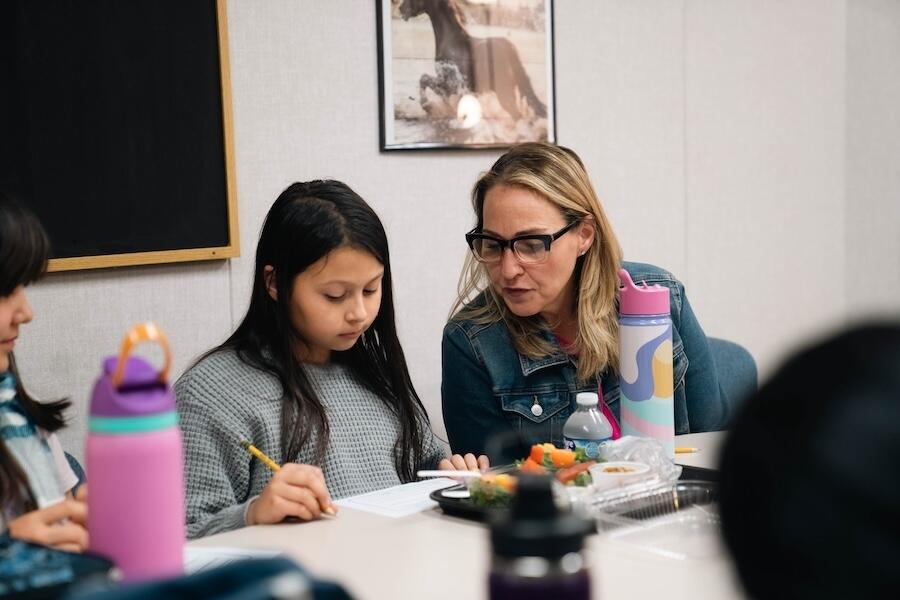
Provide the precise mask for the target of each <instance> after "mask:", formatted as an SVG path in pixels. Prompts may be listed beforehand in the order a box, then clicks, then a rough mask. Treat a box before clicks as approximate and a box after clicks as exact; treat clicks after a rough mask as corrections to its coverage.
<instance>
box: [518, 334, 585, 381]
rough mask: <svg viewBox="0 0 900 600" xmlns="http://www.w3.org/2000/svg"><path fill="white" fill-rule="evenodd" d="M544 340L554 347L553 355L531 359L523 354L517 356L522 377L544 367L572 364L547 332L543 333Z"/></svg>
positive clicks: (570, 358) (569, 358)
mask: <svg viewBox="0 0 900 600" xmlns="http://www.w3.org/2000/svg"><path fill="white" fill-rule="evenodd" d="M543 336H544V339H545V340H547V341H548V342H550V343H551V344H552V345H553V347H554V349H555V350H554V352H553V354H549V355H547V356H541V357H540V358H532V357H530V356H525V355H524V354H521V353H518V354H519V366H521V367H522V375H525V376H526V377H527V376H528V375H531V374H532V373H534V372H535V371H539V370H540V369H543V368H546V367H553V366H556V365H564V364H566V363H567V362H570V361H571V362H573V363H574V361H573V359H572V357H571V356H570V355H569V354H566V353H565V352H563V350H562V348H560V347H559V342H558V341H557V340H556V338H555V337H554V336H553V334H552V333H550V332H549V331H545V332H544V334H543Z"/></svg>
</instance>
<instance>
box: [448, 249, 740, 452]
mask: <svg viewBox="0 0 900 600" xmlns="http://www.w3.org/2000/svg"><path fill="white" fill-rule="evenodd" d="M622 266H623V267H624V268H625V269H626V270H627V271H628V272H629V274H631V278H632V279H633V280H634V282H635V283H647V284H649V285H653V284H657V283H658V284H660V285H664V286H666V287H667V288H669V290H670V303H671V316H672V346H673V359H674V364H673V367H674V374H675V432H676V433H695V432H698V431H711V430H717V429H721V428H722V427H724V425H725V422H726V418H727V409H726V400H725V398H724V394H723V393H722V391H721V389H720V386H719V381H718V377H717V375H716V370H715V365H714V363H713V357H712V355H711V353H710V349H709V342H708V341H707V339H706V335H705V334H704V333H703V329H701V327H700V324H699V323H698V322H697V318H696V317H695V316H694V312H693V311H692V310H691V306H690V304H689V303H688V299H687V296H686V295H685V292H684V286H683V285H682V284H681V282H679V281H678V280H677V279H675V277H674V276H672V274H671V273H668V272H666V271H664V270H662V269H660V268H658V267H654V266H652V265H646V264H640V263H628V262H625V263H623V264H622ZM483 301H484V300H483V297H482V296H479V297H478V298H476V299H475V300H474V301H473V302H483ZM546 337H547V340H548V341H550V343H551V344H552V345H553V346H554V347H555V348H556V350H555V351H554V352H553V353H552V354H550V355H549V356H544V357H541V358H530V357H527V356H523V355H521V354H519V353H518V352H517V351H516V349H515V347H514V346H513V344H512V341H511V339H510V337H509V331H508V329H507V327H506V324H505V323H504V322H503V321H502V320H498V321H496V322H494V323H490V324H486V325H483V324H482V325H480V324H476V323H474V322H472V321H468V320H463V319H458V318H457V317H454V318H452V319H451V320H450V322H449V323H447V325H446V326H445V327H444V337H443V342H442V371H443V372H442V380H441V400H442V407H443V415H444V424H445V426H446V428H447V435H448V437H449V441H450V446H451V448H452V449H453V452H455V453H459V452H473V453H475V454H481V453H485V449H486V446H487V441H488V439H489V438H490V436H492V435H495V434H498V433H504V432H513V433H517V434H519V438H520V439H521V441H522V442H524V443H527V444H536V443H542V442H552V443H553V444H556V445H557V446H561V445H562V442H563V425H564V424H565V422H566V419H568V417H569V415H570V414H572V411H573V410H574V409H575V396H576V394H577V393H578V392H584V391H594V392H595V391H597V381H598V380H597V377H596V376H595V377H592V378H591V379H590V380H589V381H585V382H581V383H579V382H578V381H577V380H576V362H575V360H574V359H573V358H572V357H571V356H569V355H568V354H566V353H565V352H563V351H562V350H561V349H560V348H559V345H558V343H557V341H556V338H555V337H554V336H553V335H552V333H551V332H549V331H548V332H546ZM599 381H600V384H601V386H602V388H603V396H604V399H605V400H606V403H607V404H608V405H609V407H610V409H611V410H612V411H613V413H614V414H615V415H616V417H617V418H618V415H619V379H618V375H617V374H616V373H613V372H611V371H610V370H607V371H605V372H603V373H600V374H599ZM535 403H537V404H539V405H540V407H541V409H542V410H541V411H538V412H540V414H539V415H535V414H534V413H533V412H532V406H533V405H534V404H535ZM492 458H495V457H492Z"/></svg>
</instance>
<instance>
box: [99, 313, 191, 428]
mask: <svg viewBox="0 0 900 600" xmlns="http://www.w3.org/2000/svg"><path fill="white" fill-rule="evenodd" d="M144 341H155V342H157V343H159V344H160V345H161V346H162V348H163V351H164V353H165V364H164V366H163V368H162V370H157V369H155V368H154V367H153V366H152V365H150V363H148V362H147V361H145V360H144V359H142V358H140V357H137V356H130V353H131V350H132V348H133V347H134V345H136V344H137V343H140V342H144ZM170 364H171V354H170V352H169V345H168V342H167V341H166V338H165V334H163V333H162V332H161V331H160V330H159V329H158V328H157V327H156V326H155V325H153V324H152V323H142V324H140V325H136V326H135V327H132V328H131V329H130V330H129V331H128V333H127V334H126V336H125V339H124V340H123V342H122V348H121V350H120V352H119V355H118V356H110V357H107V358H106V359H105V360H104V361H103V373H102V374H101V375H100V377H99V379H97V382H96V384H95V385H94V391H93V393H92V395H91V417H92V418H93V417H100V418H101V419H100V420H97V419H94V420H93V421H92V423H94V424H100V425H103V424H104V423H106V421H103V420H102V418H103V417H114V418H118V417H147V416H151V415H160V414H173V415H174V412H175V394H174V393H173V392H172V388H171V387H169V385H168V371H169V365H170ZM166 422H168V421H166ZM150 425H154V424H153V423H150ZM150 425H148V427H149V426H150Z"/></svg>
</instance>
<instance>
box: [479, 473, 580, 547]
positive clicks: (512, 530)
mask: <svg viewBox="0 0 900 600" xmlns="http://www.w3.org/2000/svg"><path fill="white" fill-rule="evenodd" d="M552 484H553V478H552V477H550V476H546V475H531V476H529V475H521V476H520V477H519V481H518V485H517V489H516V498H515V500H513V505H512V510H511V511H510V513H509V514H508V515H506V516H502V517H500V518H498V519H495V520H494V521H493V523H492V525H491V543H492V545H493V547H494V554H496V555H498V556H503V557H506V558H518V557H522V556H540V557H547V558H559V557H562V556H565V555H566V554H569V553H571V552H580V551H581V549H582V547H583V546H584V537H585V536H586V535H587V534H589V533H591V532H592V531H593V529H594V527H593V523H591V522H590V521H587V520H585V519H581V518H579V517H576V516H574V515H572V514H560V512H559V509H558V508H557V506H556V502H555V501H554V499H553V489H552V488H551V486H552Z"/></svg>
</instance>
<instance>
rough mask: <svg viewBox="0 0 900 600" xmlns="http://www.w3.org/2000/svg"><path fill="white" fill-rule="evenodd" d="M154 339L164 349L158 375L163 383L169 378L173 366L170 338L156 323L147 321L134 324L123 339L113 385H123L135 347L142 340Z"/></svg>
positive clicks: (113, 376) (116, 386)
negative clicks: (127, 366) (126, 365)
mask: <svg viewBox="0 0 900 600" xmlns="http://www.w3.org/2000/svg"><path fill="white" fill-rule="evenodd" d="M149 341H153V342H156V343H157V344H159V345H160V346H161V347H162V349H163V356H164V358H163V366H162V369H160V370H159V373H158V377H159V381H160V382H161V383H166V382H167V381H168V380H169V369H171V367H172V351H171V350H170V349H169V340H168V339H167V338H166V334H165V333H163V332H162V330H161V329H160V328H159V327H157V326H156V325H155V324H154V323H152V322H150V321H147V322H145V323H139V324H137V325H135V326H133V327H132V328H131V329H129V330H128V332H127V333H126V334H125V337H124V338H123V339H122V347H121V349H120V350H119V358H118V360H117V361H116V370H115V371H114V372H113V375H112V385H113V387H114V388H116V389H118V388H119V387H121V385H122V379H123V378H124V377H125V364H126V362H127V359H128V355H129V354H131V351H132V350H133V349H134V347H135V346H136V345H138V344H140V343H142V342H149Z"/></svg>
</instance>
